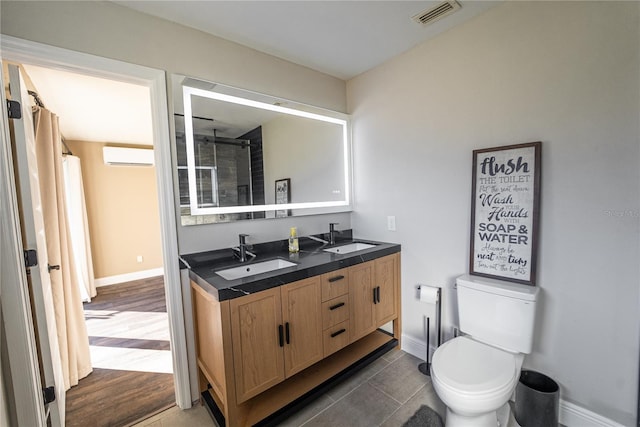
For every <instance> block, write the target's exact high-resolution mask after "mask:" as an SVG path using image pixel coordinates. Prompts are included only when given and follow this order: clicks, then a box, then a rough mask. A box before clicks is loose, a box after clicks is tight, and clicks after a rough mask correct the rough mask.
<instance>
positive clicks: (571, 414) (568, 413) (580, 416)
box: [560, 399, 624, 427]
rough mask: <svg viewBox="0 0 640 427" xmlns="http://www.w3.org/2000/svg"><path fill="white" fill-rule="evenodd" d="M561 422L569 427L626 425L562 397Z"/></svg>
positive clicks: (621, 426) (614, 426) (613, 426)
mask: <svg viewBox="0 0 640 427" xmlns="http://www.w3.org/2000/svg"><path fill="white" fill-rule="evenodd" d="M560 424H563V425H565V426H567V427H624V426H623V425H622V424H619V423H617V422H615V421H612V420H610V419H609V418H605V417H603V416H602V415H598V414H596V413H595V412H592V411H590V410H588V409H585V408H583V407H581V406H578V405H576V404H573V403H571V402H567V401H566V400H562V399H560Z"/></svg>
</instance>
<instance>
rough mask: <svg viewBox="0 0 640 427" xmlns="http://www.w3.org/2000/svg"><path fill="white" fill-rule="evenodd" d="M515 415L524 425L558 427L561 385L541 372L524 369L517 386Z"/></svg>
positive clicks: (524, 426) (527, 426)
mask: <svg viewBox="0 0 640 427" xmlns="http://www.w3.org/2000/svg"><path fill="white" fill-rule="evenodd" d="M515 403H516V404H515V411H514V416H515V418H516V421H517V422H518V424H520V425H521V426H522V427H557V426H558V413H559V409H560V387H558V384H557V383H556V382H555V381H554V380H552V379H551V378H549V377H548V376H546V375H544V374H541V373H540V372H536V371H530V370H525V369H523V370H522V372H521V373H520V381H519V382H518V385H517V386H516V402H515Z"/></svg>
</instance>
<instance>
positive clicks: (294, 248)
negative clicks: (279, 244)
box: [289, 227, 300, 254]
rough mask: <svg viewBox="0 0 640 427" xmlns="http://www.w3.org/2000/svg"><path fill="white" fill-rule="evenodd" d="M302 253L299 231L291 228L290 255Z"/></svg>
mask: <svg viewBox="0 0 640 427" xmlns="http://www.w3.org/2000/svg"><path fill="white" fill-rule="evenodd" d="M298 251H300V249H299V247H298V229H297V228H296V227H291V229H289V253H290V254H295V253H298Z"/></svg>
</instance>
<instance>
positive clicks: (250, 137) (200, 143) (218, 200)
mask: <svg viewBox="0 0 640 427" xmlns="http://www.w3.org/2000/svg"><path fill="white" fill-rule="evenodd" d="M196 120H207V121H211V122H214V119H211V118H205V117H194V121H196ZM181 122H182V126H180V124H181ZM180 127H182V128H180ZM198 128H201V126H198V127H196V126H195V125H194V129H198ZM211 131H212V133H211V134H209V133H208V131H202V132H203V133H198V134H195V135H194V142H195V147H194V148H195V150H194V151H195V159H196V180H197V184H196V188H197V192H198V203H199V205H200V206H204V207H228V206H250V205H254V204H258V205H260V204H264V168H263V159H262V129H261V127H257V128H255V129H253V130H251V131H249V132H247V133H245V134H243V135H240V136H239V137H237V138H229V137H224V136H219V135H218V129H217V128H215V127H214V128H212V129H211ZM176 135H177V136H176V145H177V147H176V148H177V158H178V181H179V187H180V211H181V215H188V214H189V182H188V176H187V158H186V146H185V138H184V125H183V121H182V120H176ZM264 217H265V214H264V212H245V213H235V214H221V215H216V217H215V221H211V222H226V221H235V220H240V219H256V218H264ZM212 219H213V218H212Z"/></svg>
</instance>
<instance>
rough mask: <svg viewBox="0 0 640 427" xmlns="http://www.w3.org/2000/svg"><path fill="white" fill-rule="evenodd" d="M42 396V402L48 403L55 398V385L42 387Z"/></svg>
mask: <svg viewBox="0 0 640 427" xmlns="http://www.w3.org/2000/svg"><path fill="white" fill-rule="evenodd" d="M42 397H43V398H44V404H45V405H48V404H49V403H51V402H53V401H55V400H56V389H55V387H53V386H51V387H45V388H43V389H42Z"/></svg>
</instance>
